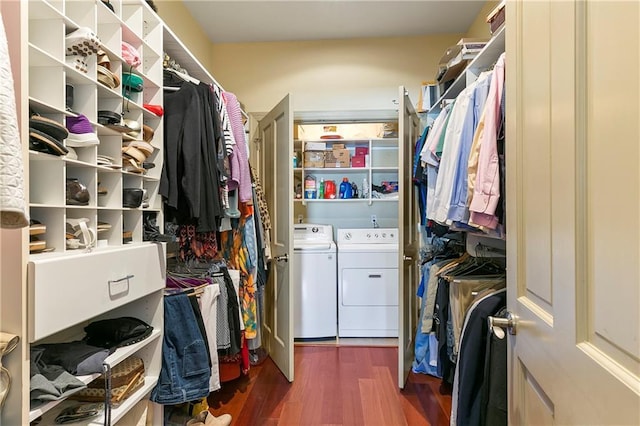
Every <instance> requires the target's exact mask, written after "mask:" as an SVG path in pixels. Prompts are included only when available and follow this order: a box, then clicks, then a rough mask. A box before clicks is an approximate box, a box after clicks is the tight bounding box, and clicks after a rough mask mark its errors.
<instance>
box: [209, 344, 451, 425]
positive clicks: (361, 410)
mask: <svg viewBox="0 0 640 426" xmlns="http://www.w3.org/2000/svg"><path fill="white" fill-rule="evenodd" d="M397 362H398V361H397V348H390V347H352V346H351V347H350V346H340V347H336V346H296V347H295V380H294V381H293V383H289V382H288V381H287V380H286V379H285V377H284V376H283V375H282V373H280V371H279V370H278V368H277V367H276V366H275V364H274V363H273V362H272V361H271V359H270V358H267V359H266V360H265V361H264V362H263V363H262V364H261V365H258V366H252V367H251V370H250V372H249V375H248V376H245V377H241V378H239V379H237V380H234V381H232V382H228V383H223V385H222V389H221V390H220V391H218V392H215V393H212V394H211V395H210V396H209V406H210V410H211V412H212V413H213V414H214V415H220V414H223V413H229V414H231V415H232V416H233V422H232V425H234V426H245V425H246V426H272V425H273V426H275V425H280V426H298V425H324V426H329V425H336V426H337V425H343V426H358V425H366V426H369V425H371V426H377V425H380V426H395V425H407V426H428V425H434V426H441V425H442V426H444V425H448V424H449V413H450V412H451V397H450V395H442V394H441V393H440V390H439V389H440V380H439V379H436V378H434V377H431V376H425V375H417V374H413V373H411V375H410V377H409V381H408V383H407V385H406V386H405V389H403V390H402V391H400V390H399V389H398V387H397V384H396V381H397Z"/></svg>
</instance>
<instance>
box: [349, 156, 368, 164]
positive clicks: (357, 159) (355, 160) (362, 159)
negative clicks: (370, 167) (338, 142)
mask: <svg viewBox="0 0 640 426" xmlns="http://www.w3.org/2000/svg"><path fill="white" fill-rule="evenodd" d="M366 166H367V165H366V156H365V155H354V156H353V157H351V167H366Z"/></svg>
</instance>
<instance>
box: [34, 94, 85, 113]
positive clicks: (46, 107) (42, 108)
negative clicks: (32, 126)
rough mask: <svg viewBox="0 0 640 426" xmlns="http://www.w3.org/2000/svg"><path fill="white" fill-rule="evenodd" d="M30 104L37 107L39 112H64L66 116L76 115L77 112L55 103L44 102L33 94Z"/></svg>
mask: <svg viewBox="0 0 640 426" xmlns="http://www.w3.org/2000/svg"><path fill="white" fill-rule="evenodd" d="M29 105H30V106H31V107H36V109H37V110H38V112H40V113H44V114H64V115H66V116H69V117H76V114H74V113H72V112H70V111H67V110H66V109H64V108H58V107H56V106H54V105H51V104H49V103H47V102H43V101H41V100H40V99H37V98H35V97H33V96H29Z"/></svg>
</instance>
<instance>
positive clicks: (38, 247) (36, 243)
mask: <svg viewBox="0 0 640 426" xmlns="http://www.w3.org/2000/svg"><path fill="white" fill-rule="evenodd" d="M46 248H47V242H46V241H42V240H40V239H38V237H31V239H30V241H29V253H38V252H41V251H42V250H44V249H46Z"/></svg>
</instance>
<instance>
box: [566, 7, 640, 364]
mask: <svg viewBox="0 0 640 426" xmlns="http://www.w3.org/2000/svg"><path fill="white" fill-rule="evenodd" d="M605 6H606V4H599V3H598V2H594V3H593V4H592V3H588V4H587V7H586V11H585V12H586V27H587V29H588V32H587V41H586V46H584V47H585V48H586V49H588V55H587V57H586V70H587V79H586V80H585V81H584V82H583V83H584V85H585V86H586V87H582V88H581V89H582V90H585V89H586V90H585V93H586V97H585V101H586V105H585V113H586V117H585V118H586V140H585V141H584V145H585V146H584V147H581V148H582V149H583V150H584V149H586V160H587V161H586V170H585V171H584V172H585V176H586V177H587V185H586V187H585V188H583V190H584V193H583V194H580V197H579V209H580V210H582V211H584V212H586V217H585V218H584V219H585V225H587V228H588V230H589V234H590V235H589V237H587V238H586V240H585V241H583V243H584V246H583V247H579V248H578V249H579V251H580V253H579V255H581V256H582V257H583V260H584V261H585V262H586V264H587V265H589V268H588V269H587V271H586V276H585V277H584V279H585V281H586V284H587V286H588V293H591V294H592V297H593V300H594V301H595V303H594V304H593V308H592V309H590V307H589V306H582V309H583V310H584V311H585V313H586V314H587V317H588V324H587V327H586V329H585V330H581V331H582V332H583V334H587V336H585V337H586V338H585V340H586V341H588V342H590V343H591V344H593V345H594V346H595V347H596V348H598V349H599V350H600V351H602V352H604V354H606V355H607V356H609V357H611V358H613V359H615V360H616V361H617V362H620V363H621V364H623V365H624V364H627V365H628V366H630V367H631V366H633V365H634V364H633V358H635V359H636V360H638V359H640V319H639V316H638V312H639V310H638V301H640V285H639V284H638V283H640V270H639V268H638V264H637V261H638V259H640V250H639V249H640V238H639V237H640V232H639V231H638V230H639V229H640V228H639V226H640V208H639V204H638V193H639V191H640V172H639V170H640V169H639V168H638V158H640V157H639V153H640V150H639V149H638V142H639V141H640V126H639V124H638V117H639V114H640V84H639V82H638V68H639V67H640V63H639V55H638V49H637V48H636V49H635V51H634V52H629V53H628V54H622V52H621V56H620V58H619V59H616V61H615V63H614V62H611V60H610V58H611V55H612V53H613V52H614V51H615V49H616V48H617V47H618V45H619V43H622V46H624V45H626V43H627V40H636V41H637V40H639V39H640V32H639V31H638V24H639V23H640V22H639V21H640V19H639V18H638V16H639V11H640V7H638V3H637V2H633V4H632V5H629V6H628V7H612V6H609V7H605ZM620 25H624V28H627V27H629V30H628V31H627V30H625V32H624V33H622V32H620V30H619V28H620ZM626 37H631V38H629V39H627V38H626ZM581 47H582V46H581ZM622 50H623V51H626V49H624V48H623V49H622ZM616 56H618V55H616ZM603 61H604V62H603ZM620 69H624V70H628V71H627V72H626V73H625V74H626V75H622V76H620V77H616V78H615V79H614V78H613V76H615V75H616V73H617V70H620ZM612 84H614V85H616V86H618V87H620V88H624V89H623V90H615V91H614V90H612V86H611V85H612ZM581 89H578V90H581ZM611 105H619V106H620V108H612V107H611ZM614 135H615V136H614ZM612 136H614V137H615V140H612ZM631 141H633V143H631ZM603 206H615V208H614V211H613V212H612V210H611V209H610V208H602V207H603ZM614 212H615V213H614ZM612 213H614V214H615V222H616V226H611V214H612ZM630 230H633V231H632V232H630ZM614 248H615V249H614ZM622 251H624V253H622ZM631 259H636V261H635V262H629V261H628V260H631ZM613 266H615V267H613ZM629 300H631V301H635V302H636V304H635V306H632V305H628V301H629ZM614 306H619V307H625V306H626V307H627V308H625V309H611V307H614ZM632 308H633V309H632ZM623 324H624V326H621V325H623ZM584 332H586V333H584ZM636 365H637V364H636Z"/></svg>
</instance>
